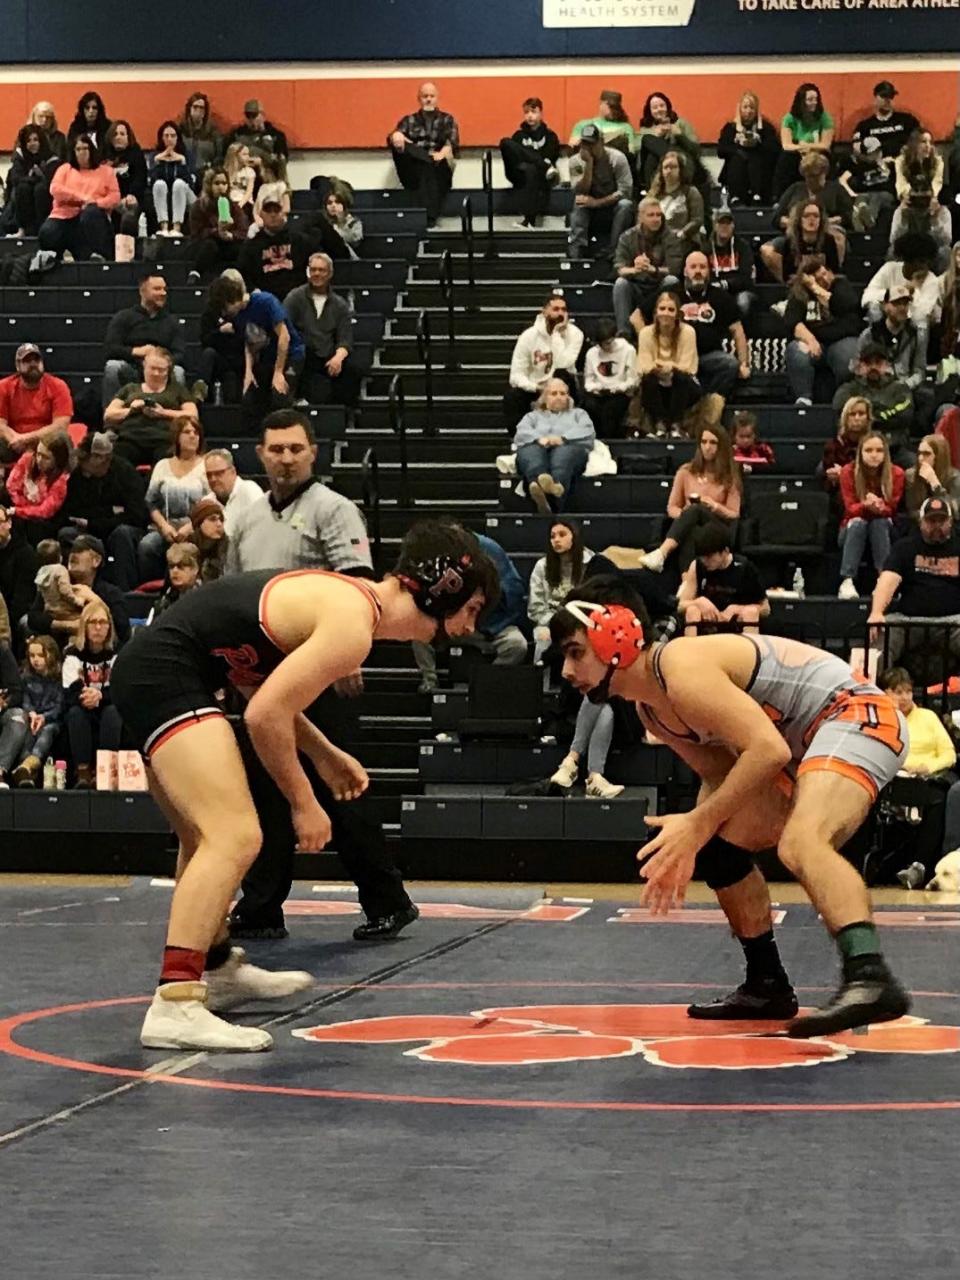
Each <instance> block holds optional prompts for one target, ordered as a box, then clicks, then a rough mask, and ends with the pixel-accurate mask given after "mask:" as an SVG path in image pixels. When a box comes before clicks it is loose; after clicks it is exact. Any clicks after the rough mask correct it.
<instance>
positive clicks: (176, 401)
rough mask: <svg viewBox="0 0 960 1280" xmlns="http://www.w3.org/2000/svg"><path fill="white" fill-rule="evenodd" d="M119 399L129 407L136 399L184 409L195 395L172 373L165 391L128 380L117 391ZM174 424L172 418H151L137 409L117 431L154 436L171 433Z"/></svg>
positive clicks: (135, 435)
mask: <svg viewBox="0 0 960 1280" xmlns="http://www.w3.org/2000/svg"><path fill="white" fill-rule="evenodd" d="M117 399H118V400H121V401H122V402H123V403H124V404H125V405H127V406H128V407H129V406H130V405H131V404H133V402H134V400H143V401H144V402H145V403H146V404H155V405H158V406H159V407H160V408H161V409H182V408H183V406H184V405H185V404H193V402H194V401H193V396H192V395H191V394H190V392H189V391H188V390H187V389H186V387H185V386H183V384H182V383H180V382H177V381H176V380H175V379H174V378H173V376H172V375H171V377H170V380H169V382H168V383H167V385H166V387H165V388H164V390H163V391H144V389H143V387H142V386H141V385H140V383H139V382H128V383H127V385H126V386H125V387H121V388H120V390H119V391H118V392H117ZM172 425H173V419H172V418H149V417H147V415H146V414H144V413H142V412H141V411H140V410H137V411H135V412H134V413H130V414H128V415H127V416H126V417H125V418H124V420H123V421H122V422H121V423H119V424H118V426H117V428H116V432H117V435H118V436H132V437H134V438H137V437H142V438H146V437H150V438H153V437H158V436H163V435H169V434H170V428H171V426H172Z"/></svg>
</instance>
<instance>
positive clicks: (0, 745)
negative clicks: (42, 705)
mask: <svg viewBox="0 0 960 1280" xmlns="http://www.w3.org/2000/svg"><path fill="white" fill-rule="evenodd" d="M28 732H29V728H28V725H27V713H26V712H25V711H24V709H23V708H22V707H7V709H6V710H5V711H0V771H2V772H4V773H6V772H7V771H8V770H10V769H12V768H13V766H14V764H15V763H16V762H17V761H18V760H19V759H20V752H21V750H22V748H23V740H24V738H25V737H26V736H27V733H28Z"/></svg>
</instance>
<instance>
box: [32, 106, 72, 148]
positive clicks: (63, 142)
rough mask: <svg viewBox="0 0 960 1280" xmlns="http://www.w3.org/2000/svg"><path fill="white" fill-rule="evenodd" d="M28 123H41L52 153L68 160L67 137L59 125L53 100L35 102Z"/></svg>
mask: <svg viewBox="0 0 960 1280" xmlns="http://www.w3.org/2000/svg"><path fill="white" fill-rule="evenodd" d="M27 124H36V125H39V126H40V128H41V129H42V130H43V132H44V134H45V135H46V139H47V143H48V144H49V147H50V154H51V155H53V156H56V157H57V159H58V160H66V158H67V139H66V135H65V134H64V133H63V131H62V130H61V129H59V128H58V127H57V113H56V112H55V111H54V109H53V103H52V102H37V103H34V105H33V108H32V110H31V111H30V116H29V118H28V120H27Z"/></svg>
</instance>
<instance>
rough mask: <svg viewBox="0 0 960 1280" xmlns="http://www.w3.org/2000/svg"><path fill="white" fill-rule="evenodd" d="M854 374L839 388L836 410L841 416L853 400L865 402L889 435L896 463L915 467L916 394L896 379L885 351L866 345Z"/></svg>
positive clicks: (880, 428)
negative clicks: (912, 433)
mask: <svg viewBox="0 0 960 1280" xmlns="http://www.w3.org/2000/svg"><path fill="white" fill-rule="evenodd" d="M852 373H853V376H852V377H851V378H850V379H849V381H847V382H845V383H843V385H842V386H840V387H838V388H837V391H836V394H835V395H834V397H833V407H834V410H835V411H836V412H837V413H839V412H840V410H841V409H843V408H844V406H845V405H846V403H847V401H848V400H850V399H851V398H852V397H857V398H862V399H864V400H866V401H867V402H868V403H869V405H870V411H871V416H872V419H873V425H874V426H875V427H877V428H878V429H879V430H880V431H882V432H883V434H884V435H885V436H886V438H887V443H888V444H889V446H890V454H891V456H892V457H893V459H894V461H895V462H896V463H897V465H898V466H900V467H909V466H912V465H913V461H914V458H913V453H912V452H911V450H910V432H911V429H912V427H913V418H914V404H913V392H912V391H911V390H910V388H909V387H907V386H904V384H903V383H902V382H900V381H898V380H897V378H896V377H895V376H894V372H893V365H892V364H891V363H890V359H889V357H888V355H887V352H886V348H884V347H881V346H878V345H877V344H876V343H866V344H865V345H864V346H863V347H861V348H860V350H859V352H858V353H857V356H856V359H855V360H854V363H853V368H852Z"/></svg>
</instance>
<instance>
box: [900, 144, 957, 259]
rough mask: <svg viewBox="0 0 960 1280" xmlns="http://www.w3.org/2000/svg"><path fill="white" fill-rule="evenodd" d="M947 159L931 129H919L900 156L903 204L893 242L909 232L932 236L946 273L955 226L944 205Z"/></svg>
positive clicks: (901, 198) (901, 201) (901, 203)
mask: <svg viewBox="0 0 960 1280" xmlns="http://www.w3.org/2000/svg"><path fill="white" fill-rule="evenodd" d="M943 178H944V164H943V157H942V156H941V155H940V153H939V152H938V151H937V148H936V145H935V143H934V141H933V134H932V133H931V132H930V130H929V129H917V130H916V131H915V132H914V133H912V134H911V135H910V138H909V140H908V142H907V144H906V146H905V147H904V148H903V150H902V151H901V152H900V155H899V156H898V157H897V164H896V184H897V195H898V196H899V198H900V204H899V207H898V208H897V210H896V212H895V213H894V215H893V224H892V225H891V227H890V243H891V245H894V243H895V241H896V240H897V238H898V237H899V236H901V235H904V234H905V233H906V232H908V231H914V232H920V233H921V234H923V235H930V236H932V237H933V240H934V242H935V244H936V246H937V252H938V255H939V257H940V259H941V261H940V263H939V265H940V269H941V270H942V269H943V268H944V267H945V266H946V264H947V256H948V253H949V249H950V241H951V240H952V239H953V224H952V222H951V219H950V210H949V209H948V208H947V206H946V205H943V204H941V203H940V193H941V191H942V190H943Z"/></svg>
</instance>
